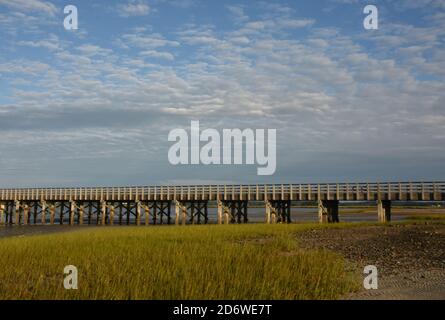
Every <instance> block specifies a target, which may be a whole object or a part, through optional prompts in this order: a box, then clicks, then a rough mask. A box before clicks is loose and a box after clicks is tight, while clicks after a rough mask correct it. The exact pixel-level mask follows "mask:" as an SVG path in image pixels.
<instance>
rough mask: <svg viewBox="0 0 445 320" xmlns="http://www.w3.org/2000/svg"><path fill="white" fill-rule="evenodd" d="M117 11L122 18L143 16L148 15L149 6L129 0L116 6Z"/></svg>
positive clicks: (140, 0)
mask: <svg viewBox="0 0 445 320" xmlns="http://www.w3.org/2000/svg"><path fill="white" fill-rule="evenodd" d="M117 10H118V12H119V15H120V16H122V17H133V16H145V15H147V14H149V13H150V6H149V5H148V3H147V2H145V1H143V0H130V2H128V3H125V4H120V5H118V6H117Z"/></svg>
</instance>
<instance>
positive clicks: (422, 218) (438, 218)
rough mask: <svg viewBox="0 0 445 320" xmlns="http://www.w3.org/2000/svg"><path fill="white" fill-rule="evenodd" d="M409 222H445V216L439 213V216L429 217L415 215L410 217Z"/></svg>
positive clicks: (432, 215)
mask: <svg viewBox="0 0 445 320" xmlns="http://www.w3.org/2000/svg"><path fill="white" fill-rule="evenodd" d="M408 220H413V221H440V222H445V214H444V213H437V214H428V215H414V216H409V217H408Z"/></svg>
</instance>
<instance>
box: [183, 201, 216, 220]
mask: <svg viewBox="0 0 445 320" xmlns="http://www.w3.org/2000/svg"><path fill="white" fill-rule="evenodd" d="M175 209H176V217H175V223H176V224H179V220H181V223H182V224H183V225H185V224H186V223H187V217H188V222H189V223H190V224H202V223H204V224H206V223H207V222H208V220H209V218H208V201H207V200H194V201H176V208H175Z"/></svg>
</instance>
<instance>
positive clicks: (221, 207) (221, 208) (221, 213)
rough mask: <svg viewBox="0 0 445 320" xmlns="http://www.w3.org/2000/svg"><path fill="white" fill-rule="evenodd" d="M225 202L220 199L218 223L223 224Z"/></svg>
mask: <svg viewBox="0 0 445 320" xmlns="http://www.w3.org/2000/svg"><path fill="white" fill-rule="evenodd" d="M222 215H223V204H222V202H221V201H220V200H218V224H222Z"/></svg>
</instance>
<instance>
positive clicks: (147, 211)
mask: <svg viewBox="0 0 445 320" xmlns="http://www.w3.org/2000/svg"><path fill="white" fill-rule="evenodd" d="M144 211H145V225H146V226H148V225H149V224H150V206H149V205H144Z"/></svg>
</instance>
